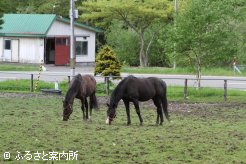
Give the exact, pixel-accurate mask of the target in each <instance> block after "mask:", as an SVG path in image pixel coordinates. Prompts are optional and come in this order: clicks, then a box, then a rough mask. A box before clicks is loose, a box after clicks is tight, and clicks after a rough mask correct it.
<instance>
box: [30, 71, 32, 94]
mask: <svg viewBox="0 0 246 164" xmlns="http://www.w3.org/2000/svg"><path fill="white" fill-rule="evenodd" d="M30 91H31V92H33V74H31V86H30Z"/></svg>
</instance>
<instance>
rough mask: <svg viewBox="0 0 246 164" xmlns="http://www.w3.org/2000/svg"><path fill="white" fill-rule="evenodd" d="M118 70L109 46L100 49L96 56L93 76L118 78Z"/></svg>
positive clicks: (116, 60)
mask: <svg viewBox="0 0 246 164" xmlns="http://www.w3.org/2000/svg"><path fill="white" fill-rule="evenodd" d="M120 68H121V64H120V62H119V60H118V59H117V58H116V54H115V52H114V51H113V50H112V49H111V48H110V47H109V46H104V47H102V49H101V50H100V51H99V53H98V54H97V56H96V67H95V75H98V74H101V75H102V76H110V75H111V76H120Z"/></svg>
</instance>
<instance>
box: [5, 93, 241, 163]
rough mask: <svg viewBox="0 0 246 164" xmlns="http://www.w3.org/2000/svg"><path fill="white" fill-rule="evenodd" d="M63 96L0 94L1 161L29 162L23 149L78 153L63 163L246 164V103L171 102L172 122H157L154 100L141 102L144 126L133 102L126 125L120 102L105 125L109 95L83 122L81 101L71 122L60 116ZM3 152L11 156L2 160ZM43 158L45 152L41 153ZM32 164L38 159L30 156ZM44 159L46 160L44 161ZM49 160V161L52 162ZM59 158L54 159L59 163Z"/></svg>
mask: <svg viewBox="0 0 246 164" xmlns="http://www.w3.org/2000/svg"><path fill="white" fill-rule="evenodd" d="M62 99H63V97H58V96H57V97H55V96H44V95H37V94H13V93H11V94H9V93H5V94H3V93H2V94H0V111H1V112H0V116H1V119H0V133H1V135H0V145H1V152H0V153H1V155H0V163H5V162H8V163H16V162H22V163H28V161H27V160H26V159H25V158H24V159H23V160H21V161H17V160H16V159H15V157H16V156H17V155H18V153H17V151H18V152H20V155H22V156H24V155H25V154H26V153H25V151H30V154H32V155H33V156H34V154H33V153H35V152H37V151H38V152H43V151H44V152H45V153H48V152H52V151H55V152H59V153H62V152H63V151H64V152H67V153H68V152H69V151H74V152H75V151H78V153H77V154H78V156H77V159H78V161H77V162H75V161H65V160H64V159H63V160H62V161H60V162H59V163H66V162H68V163H92V164H94V163H107V164H108V163H245V162H246V124H245V120H246V104H243V103H241V104H240V103H234V104H229V103H184V102H170V103H169V108H170V114H171V119H172V121H171V122H166V121H165V122H164V125H163V126H155V119H156V112H155V111H154V110H153V109H154V107H153V104H152V103H151V102H146V103H141V113H142V117H143V120H144V125H143V126H139V120H138V117H137V114H136V113H135V111H134V110H133V107H132V106H131V108H132V110H131V119H132V125H130V126H126V114H125V109H124V107H123V105H122V103H120V104H119V106H118V109H117V118H116V119H115V121H114V122H113V125H111V126H108V125H106V124H105V118H106V107H105V105H104V104H105V102H106V100H107V97H99V103H100V107H101V108H100V111H98V112H94V111H93V116H92V121H91V122H84V121H82V112H81V110H80V103H79V101H78V100H75V102H74V112H73V113H72V115H71V117H70V120H69V121H68V122H63V121H61V120H62V103H61V101H62ZM4 152H10V154H11V158H10V159H9V160H5V159H4V156H3V154H4ZM41 158H42V154H41ZM31 161H32V163H33V162H37V161H35V160H34V159H33V157H32V159H31ZM40 162H46V161H43V160H42V159H40ZM49 162H50V163H51V161H49ZM55 162H56V161H55Z"/></svg>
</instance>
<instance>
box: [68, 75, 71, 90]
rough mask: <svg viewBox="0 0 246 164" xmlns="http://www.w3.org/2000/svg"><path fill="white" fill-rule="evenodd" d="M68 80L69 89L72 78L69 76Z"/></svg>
mask: <svg viewBox="0 0 246 164" xmlns="http://www.w3.org/2000/svg"><path fill="white" fill-rule="evenodd" d="M67 78H68V81H67V84H68V88H69V86H70V80H71V79H70V76H67Z"/></svg>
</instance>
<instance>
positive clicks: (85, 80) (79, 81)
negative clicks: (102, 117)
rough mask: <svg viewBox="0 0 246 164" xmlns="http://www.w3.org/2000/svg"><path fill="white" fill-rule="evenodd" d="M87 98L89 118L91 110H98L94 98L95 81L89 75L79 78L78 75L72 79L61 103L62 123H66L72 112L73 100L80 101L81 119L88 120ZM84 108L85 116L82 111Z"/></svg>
mask: <svg viewBox="0 0 246 164" xmlns="http://www.w3.org/2000/svg"><path fill="white" fill-rule="evenodd" d="M87 97H90V104H89V105H90V116H91V113H92V108H95V109H97V108H98V105H97V98H96V80H95V78H94V77H93V76H91V75H84V76H81V75H80V74H78V75H76V76H75V77H74V78H73V79H72V81H71V83H70V87H69V89H68V91H67V93H66V96H65V100H64V101H63V121H67V120H68V119H69V116H70V115H71V114H72V112H73V102H74V98H77V99H80V100H81V109H82V112H83V119H89V117H88V102H87ZM85 108H86V114H85V110H84V109H85Z"/></svg>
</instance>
